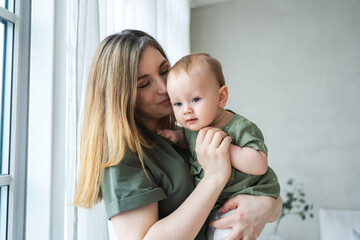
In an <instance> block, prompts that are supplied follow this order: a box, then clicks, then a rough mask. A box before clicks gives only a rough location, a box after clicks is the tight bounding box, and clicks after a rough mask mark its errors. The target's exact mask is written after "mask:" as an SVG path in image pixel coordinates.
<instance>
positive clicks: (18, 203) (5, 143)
mask: <svg viewBox="0 0 360 240" xmlns="http://www.w3.org/2000/svg"><path fill="white" fill-rule="evenodd" d="M26 2H28V1H25V0H23V1H22V0H19V1H16V2H15V0H0V240H5V239H23V236H24V235H23V232H24V216H25V211H24V206H25V200H24V199H25V177H24V176H21V175H25V174H24V173H25V169H26V168H25V163H26V158H25V157H24V156H26V135H27V128H26V126H27V92H28V90H27V89H28V87H27V86H28V73H27V72H28V63H29V60H28V56H29V52H28V49H29V47H28V45H29V40H28V39H29V38H28V36H27V35H28V33H29V26H25V25H22V22H23V21H27V22H29V16H30V5H29V3H26ZM22 3H24V6H21V4H22ZM15 4H16V5H15ZM22 9H23V10H24V11H20V10H22ZM26 12H28V13H26ZM24 13H26V14H27V15H26V14H25V15H24ZM23 16H25V17H23ZM26 16H28V17H26ZM20 49H21V55H20ZM24 104H25V105H24ZM24 126H25V127H24ZM20 173H21V174H20Z"/></svg>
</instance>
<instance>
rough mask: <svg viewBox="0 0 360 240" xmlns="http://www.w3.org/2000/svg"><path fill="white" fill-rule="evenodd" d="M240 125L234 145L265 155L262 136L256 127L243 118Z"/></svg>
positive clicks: (265, 148)
mask: <svg viewBox="0 0 360 240" xmlns="http://www.w3.org/2000/svg"><path fill="white" fill-rule="evenodd" d="M241 125H242V127H241V128H240V132H239V135H238V141H237V142H236V144H237V145H239V146H240V147H251V148H253V149H255V150H258V151H262V152H264V153H266V154H267V153H268V149H267V147H266V145H265V142H264V136H263V134H262V132H261V131H260V129H259V128H258V126H256V124H254V123H253V122H251V121H249V120H247V119H245V118H244V119H243V121H242V123H241Z"/></svg>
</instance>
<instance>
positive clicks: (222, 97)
mask: <svg viewBox="0 0 360 240" xmlns="http://www.w3.org/2000/svg"><path fill="white" fill-rule="evenodd" d="M228 97H229V91H228V88H227V86H226V85H224V86H222V87H221V88H220V89H219V107H221V108H224V107H225V106H226V103H227V100H228Z"/></svg>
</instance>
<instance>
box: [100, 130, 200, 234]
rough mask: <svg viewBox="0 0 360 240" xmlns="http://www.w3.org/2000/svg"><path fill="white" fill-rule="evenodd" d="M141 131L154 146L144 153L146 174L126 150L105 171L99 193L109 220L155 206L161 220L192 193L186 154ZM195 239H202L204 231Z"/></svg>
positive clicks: (137, 159)
mask: <svg viewBox="0 0 360 240" xmlns="http://www.w3.org/2000/svg"><path fill="white" fill-rule="evenodd" d="M140 130H141V131H142V132H143V133H144V134H145V135H146V136H147V137H148V140H149V141H150V142H151V143H154V144H156V145H155V147H153V148H152V149H145V150H144V154H145V156H144V163H145V169H146V173H147V174H145V172H144V169H143V167H142V165H141V163H140V161H139V158H138V156H137V154H136V153H133V152H131V151H129V150H128V151H127V152H126V154H125V156H124V157H123V159H122V160H121V161H120V163H119V164H118V165H116V166H113V167H108V168H106V169H105V170H104V175H103V179H102V184H101V192H102V197H103V199H104V202H105V206H106V212H107V216H108V218H109V219H110V218H112V217H113V216H115V215H117V214H119V213H122V212H125V211H128V210H131V209H135V208H139V207H142V206H145V205H148V204H150V203H154V202H158V205H159V218H160V219H161V218H164V217H166V216H168V215H169V214H171V213H172V212H174V211H175V210H176V209H177V208H178V207H179V206H180V205H181V204H182V203H183V202H184V201H185V199H186V198H187V197H188V196H189V195H190V193H191V192H192V191H193V190H194V183H193V178H192V176H191V174H190V171H189V163H188V157H189V156H190V155H189V153H188V151H184V150H182V149H180V148H178V147H176V146H174V144H173V143H172V142H171V141H169V140H168V139H165V138H162V137H160V136H159V135H157V134H155V133H153V132H151V131H150V130H148V129H147V128H145V127H144V126H140ZM149 179H150V180H151V181H150V180H149ZM196 239H205V234H204V227H203V229H202V230H201V231H200V233H199V234H198V236H197V237H196Z"/></svg>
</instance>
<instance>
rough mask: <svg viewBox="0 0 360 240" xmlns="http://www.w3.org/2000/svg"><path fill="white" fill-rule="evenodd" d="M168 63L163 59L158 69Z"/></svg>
mask: <svg viewBox="0 0 360 240" xmlns="http://www.w3.org/2000/svg"><path fill="white" fill-rule="evenodd" d="M168 63H169V62H168V61H167V60H166V59H165V60H164V61H162V62H161V64H160V66H159V68H161V67H162V66H164V65H165V64H168Z"/></svg>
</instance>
